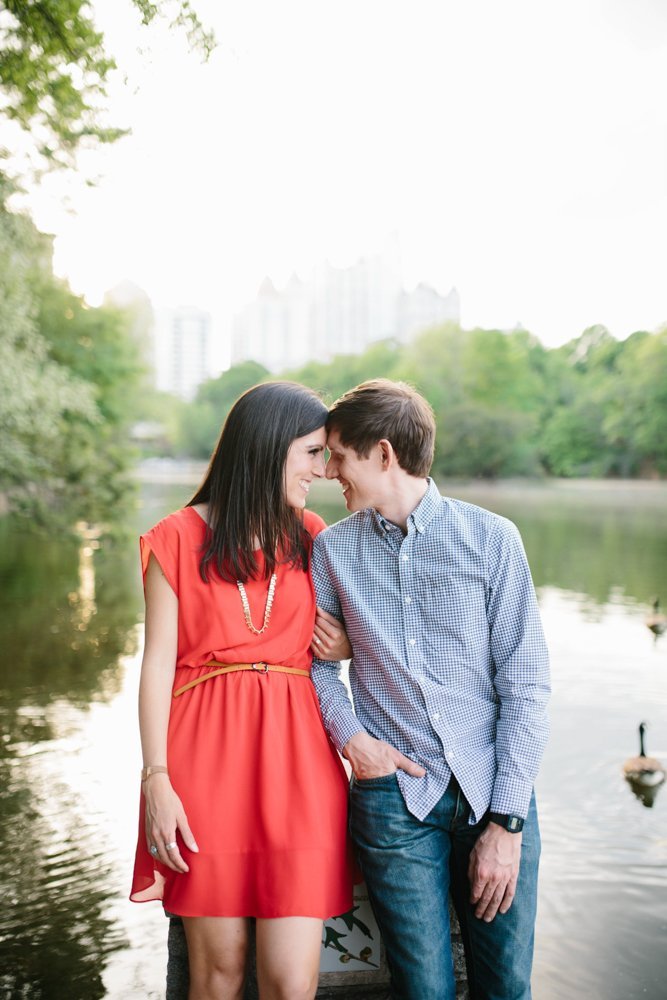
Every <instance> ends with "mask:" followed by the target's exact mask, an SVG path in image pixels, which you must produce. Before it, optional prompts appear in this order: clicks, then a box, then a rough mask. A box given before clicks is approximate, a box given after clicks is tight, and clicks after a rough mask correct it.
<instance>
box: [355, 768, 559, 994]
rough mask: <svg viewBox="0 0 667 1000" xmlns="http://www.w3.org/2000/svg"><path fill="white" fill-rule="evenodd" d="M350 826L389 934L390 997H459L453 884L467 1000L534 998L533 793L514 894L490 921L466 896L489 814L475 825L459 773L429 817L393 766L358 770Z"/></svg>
mask: <svg viewBox="0 0 667 1000" xmlns="http://www.w3.org/2000/svg"><path fill="white" fill-rule="evenodd" d="M350 798H351V812H350V830H351V833H352V838H353V840H354V844H355V847H356V851H357V857H358V860H359V865H360V867H361V870H362V872H363V875H364V878H365V880H366V885H367V888H368V895H369V899H370V901H371V904H372V906H373V911H374V913H375V916H376V918H377V922H378V925H379V928H380V932H381V934H382V939H383V941H384V945H385V950H386V953H387V961H388V963H389V968H390V971H391V984H392V997H393V1000H454V997H455V996H456V988H455V982H454V968H453V963H452V955H451V947H450V927H449V892H450V891H451V895H452V899H453V901H454V906H455V908H456V912H457V914H458V917H459V923H460V925H461V934H462V937H463V945H464V949H465V955H466V967H467V972H468V988H469V991H470V1000H530V996H531V992H530V974H531V967H532V962H533V941H534V928H535V913H536V908H537V870H538V865H539V857H540V833H539V828H538V823H537V810H536V807H535V796H533V798H532V800H531V803H530V811H529V813H528V818H527V819H526V822H525V824H524V828H523V838H522V842H521V867H520V869H519V881H518V885H517V891H516V896H515V897H514V902H513V903H512V906H511V908H510V909H509V911H508V912H507V913H505V914H500V913H499V914H497V915H496V917H495V919H494V920H492V921H491V923H485V922H484V921H483V920H479V919H478V918H477V917H475V914H474V907H473V906H472V905H471V904H470V902H469V894H470V891H469V885H468V878H467V871H468V859H469V857H470V852H471V850H472V848H473V846H474V844H475V841H476V840H477V838H478V836H479V835H480V833H481V832H482V830H483V829H484V827H485V826H486V823H487V822H488V820H486V819H482V820H481V821H480V822H479V823H477V824H475V825H473V826H471V825H470V824H469V823H468V820H469V818H470V806H469V805H468V803H467V801H466V799H465V797H464V795H463V792H462V791H461V789H460V788H459V785H458V783H457V782H456V780H455V779H452V781H451V782H450V785H449V787H448V789H447V791H446V792H445V794H444V795H443V796H442V798H441V799H440V801H439V802H438V804H437V805H436V806H435V807H434V808H433V809H432V811H431V812H430V813H429V815H428V816H427V817H426V818H425V819H424V820H418V819H416V818H415V817H414V816H413V815H412V814H411V813H410V812H408V810H407V808H406V805H405V802H404V801H403V796H402V795H401V792H400V789H399V787H398V782H397V781H396V776H395V775H394V774H390V775H386V776H384V777H381V778H370V779H368V780H366V781H357V780H356V779H354V778H353V779H352V785H351V790H350Z"/></svg>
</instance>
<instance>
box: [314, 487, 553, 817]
mask: <svg viewBox="0 0 667 1000" xmlns="http://www.w3.org/2000/svg"><path fill="white" fill-rule="evenodd" d="M312 573H313V579H314V581H315V589H316V591H317V601H318V604H319V605H320V606H321V607H323V608H324V609H325V610H326V611H328V612H329V613H330V614H332V615H335V616H336V617H337V618H338V619H341V620H343V621H344V623H345V628H346V629H347V634H348V636H349V639H350V642H351V644H352V648H353V658H352V661H351V663H350V688H351V690H352V696H353V699H354V707H355V710H356V714H355V711H353V709H352V705H351V704H350V700H349V697H348V693H347V689H346V687H345V685H344V684H343V682H342V680H341V679H340V665H339V664H338V663H332V662H328V661H324V660H318V659H315V660H313V670H312V678H313V681H314V684H315V688H316V690H317V694H318V697H319V700H320V705H321V708H322V716H323V719H324V724H325V726H326V728H327V730H328V732H329V734H330V736H331V738H332V740H333V742H334V743H335V745H336V746H337V747H338V749H339V750H342V748H343V747H344V746H345V744H346V743H347V742H348V740H349V739H350V738H351V737H352V736H354V734H355V733H357V732H360V731H363V730H366V732H368V733H370V734H371V736H374V737H376V738H377V739H382V740H386V741H387V742H388V743H390V744H391V745H392V746H394V747H396V748H397V749H398V750H400V751H401V752H402V753H403V754H405V755H406V757H410V758H411V759H412V760H415V761H417V762H418V763H419V764H421V765H422V766H423V767H424V768H425V769H426V775H425V777H422V778H415V777H411V776H410V775H408V774H406V772H405V771H401V770H399V771H398V774H397V777H398V783H399V786H400V789H401V792H402V794H403V797H404V799H405V803H406V805H407V807H408V809H409V810H410V812H411V813H412V814H413V815H415V816H416V817H417V818H418V819H424V817H425V816H427V815H428V813H429V812H430V811H431V809H432V808H433V806H434V805H435V804H436V802H437V801H438V800H439V799H440V797H441V795H442V794H443V792H444V791H445V789H446V788H447V785H448V783H449V780H450V777H451V774H452V772H453V773H454V774H455V776H456V778H457V780H458V782H459V784H460V786H461V788H462V790H463V793H464V795H465V796H466V798H467V800H468V802H469V803H470V806H471V808H472V814H473V815H472V816H471V820H470V821H471V823H472V822H477V821H478V820H479V819H480V818H481V817H482V816H483V814H484V813H485V812H486V810H487V809H488V808H491V809H492V810H493V811H494V812H499V813H511V814H514V815H517V816H523V817H525V816H526V814H527V811H528V804H529V801H530V797H531V792H532V788H533V782H534V780H535V776H536V774H537V771H538V768H539V764H540V760H541V757H542V752H543V750H544V745H545V742H546V738H547V732H548V725H547V718H546V704H547V700H548V695H549V664H548V654H547V649H546V645H545V642H544V636H543V633H542V626H541V623H540V617H539V612H538V607H537V601H536V598H535V590H534V588H533V583H532V580H531V576H530V570H529V568H528V563H527V560H526V555H525V552H524V549H523V545H522V542H521V537H520V535H519V532H518V531H517V529H516V527H515V526H514V525H513V524H512V522H511V521H508V520H507V519H506V518H504V517H500V516H498V515H497V514H492V513H491V512H490V511H487V510H483V509H482V508H481V507H476V506H474V505H473V504H469V503H464V502H463V501H461V500H453V499H451V498H449V497H443V496H441V495H440V493H439V492H438V489H437V487H436V485H435V483H434V482H433V481H432V480H430V479H429V481H428V488H427V491H426V493H425V495H424V497H423V498H422V500H421V502H420V503H419V505H418V506H417V508H416V509H415V510H414V511H413V513H412V514H411V515H410V516H409V518H408V524H407V534H406V535H404V534H403V532H402V531H401V529H400V528H399V527H397V526H396V525H394V524H391V523H390V522H389V521H386V520H385V519H384V518H383V517H382V516H381V515H380V514H379V513H378V512H377V511H375V510H371V509H367V510H362V511H358V512H357V513H355V514H352V515H351V516H350V517H347V518H346V519H345V520H344V521H340V522H339V523H338V524H335V525H333V526H332V527H331V528H327V529H326V530H325V531H323V532H322V533H321V534H319V535H318V536H317V538H316V539H315V541H314V544H313V554H312Z"/></svg>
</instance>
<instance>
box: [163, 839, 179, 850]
mask: <svg viewBox="0 0 667 1000" xmlns="http://www.w3.org/2000/svg"><path fill="white" fill-rule="evenodd" d="M164 846H165V847H166V849H167V850H168V851H175V850H176V847H177V844H176V841H175V840H172V841H171V843H169V844H165V845H164Z"/></svg>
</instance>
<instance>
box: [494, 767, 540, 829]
mask: <svg viewBox="0 0 667 1000" xmlns="http://www.w3.org/2000/svg"><path fill="white" fill-rule="evenodd" d="M532 794H533V787H532V785H526V784H524V782H522V781H519V780H517V778H516V777H509V775H505V774H497V775H496V781H495V784H494V786H493V795H492V796H491V805H490V806H489V809H490V810H491V812H496V813H501V814H502V815H503V816H520V817H521V818H522V819H525V818H526V816H527V815H528V807H529V806H530V799H531V796H532Z"/></svg>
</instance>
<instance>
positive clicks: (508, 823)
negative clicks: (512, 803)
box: [489, 812, 523, 833]
mask: <svg viewBox="0 0 667 1000" xmlns="http://www.w3.org/2000/svg"><path fill="white" fill-rule="evenodd" d="M489 820H490V821H491V822H492V823H497V824H498V826H502V828H503V830H509V832H510V833H521V831H522V830H523V819H522V818H521V816H510V815H508V814H507V813H492V812H490V813H489Z"/></svg>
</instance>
